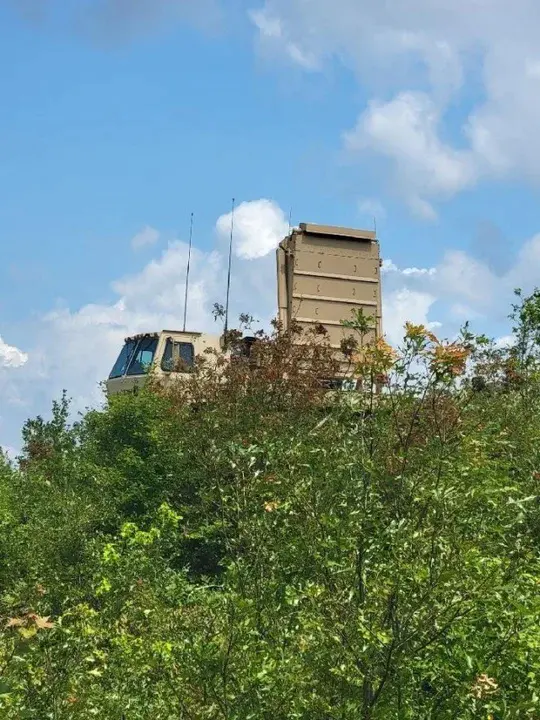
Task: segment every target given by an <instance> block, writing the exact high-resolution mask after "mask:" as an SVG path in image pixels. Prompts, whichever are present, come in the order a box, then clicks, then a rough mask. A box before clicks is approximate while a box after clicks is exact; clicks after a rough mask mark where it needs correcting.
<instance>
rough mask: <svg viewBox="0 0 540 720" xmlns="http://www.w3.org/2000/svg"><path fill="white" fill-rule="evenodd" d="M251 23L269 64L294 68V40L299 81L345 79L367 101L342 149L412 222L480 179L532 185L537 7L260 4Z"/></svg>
mask: <svg viewBox="0 0 540 720" xmlns="http://www.w3.org/2000/svg"><path fill="white" fill-rule="evenodd" d="M251 16H252V19H254V18H255V17H258V18H259V21H260V20H261V18H266V19H267V22H270V21H271V23H272V24H271V27H273V28H274V29H277V28H279V32H277V31H275V32H268V31H266V32H265V27H264V24H262V23H261V22H259V23H256V22H255V26H256V27H257V33H258V37H259V42H260V43H261V45H263V46H264V47H265V48H267V49H269V48H272V49H273V51H274V52H275V53H276V54H279V55H280V56H283V55H284V54H285V55H287V56H288V57H289V58H290V60H291V62H294V57H293V56H292V55H291V53H290V52H288V51H287V44H288V43H289V42H290V41H291V39H293V40H294V42H295V43H296V44H297V46H298V47H299V49H300V50H302V51H303V52H308V51H309V52H310V53H311V56H312V57H311V62H310V66H311V67H310V69H313V68H315V67H319V68H321V69H324V67H325V66H326V65H328V64H329V63H330V62H333V61H337V62H339V63H342V64H344V65H346V66H347V67H349V68H351V69H352V70H353V71H354V72H355V73H356V76H357V79H358V82H359V84H360V85H361V86H362V87H363V90H364V91H365V92H366V93H367V94H368V96H371V98H372V100H371V101H370V102H369V103H368V106H367V108H365V109H364V111H363V112H362V113H361V114H360V117H359V120H358V123H357V126H356V128H355V129H354V130H353V131H351V132H349V133H348V134H347V135H346V145H347V147H348V148H349V149H350V150H351V151H352V150H354V151H355V152H361V153H366V152H371V153H374V154H376V155H377V156H379V157H383V158H385V159H386V160H387V161H388V163H389V166H390V173H391V179H392V181H393V185H394V190H395V191H396V193H397V194H399V195H401V196H402V197H403V198H404V199H405V201H406V202H407V203H408V205H409V207H410V208H411V209H412V210H413V212H414V213H415V214H417V215H419V216H422V217H425V218H428V219H432V218H434V217H435V216H436V210H435V208H434V203H436V202H438V201H440V200H445V199H447V198H450V197H451V196H452V195H454V194H456V193H458V192H460V191H462V190H464V189H467V188H470V187H472V186H473V185H474V184H476V183H477V182H478V181H479V180H481V179H483V178H495V179H515V178H520V179H525V180H527V181H530V182H532V183H535V184H537V183H538V182H540V140H539V138H538V133H537V128H538V126H539V124H540V92H539V90H540V71H539V68H540V52H539V51H538V39H537V34H538V27H539V26H540V5H539V4H538V2H537V1H536V0H515V1H514V2H512V3H508V2H507V0H474V1H473V2H471V1H470V0H438V1H437V2H433V0H409V2H407V3H404V2H402V1H401V0H388V2H384V3H377V2H373V1H372V0H311V1H310V2H309V3H306V2H305V0H266V2H264V4H263V6H262V8H259V10H258V11H257V14H256V16H255V15H254V13H252V15H251ZM300 65H301V63H300ZM462 99H465V101H466V103H467V105H466V106H465V105H464V104H462V105H461V106H460V103H461V101H462ZM456 109H458V117H459V116H461V117H463V113H465V114H466V117H465V120H460V121H459V124H456V120H455V117H456V115H455V110H456Z"/></svg>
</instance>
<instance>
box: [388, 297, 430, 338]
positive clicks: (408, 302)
mask: <svg viewBox="0 0 540 720" xmlns="http://www.w3.org/2000/svg"><path fill="white" fill-rule="evenodd" d="M435 300H436V297H435V296H433V295H430V294H429V293H427V292H420V291H418V290H411V289H409V288H407V287H402V288H400V289H399V290H394V291H393V292H390V293H388V294H386V295H385V296H384V299H383V332H384V334H385V335H386V336H387V338H388V340H389V341H390V342H391V343H393V344H398V343H399V342H400V341H401V340H402V338H403V327H404V325H405V323H406V322H407V321H410V322H413V323H417V324H422V325H426V326H431V325H430V321H429V319H428V316H429V311H430V309H431V307H432V305H433V303H434V302H435ZM437 325H438V323H437Z"/></svg>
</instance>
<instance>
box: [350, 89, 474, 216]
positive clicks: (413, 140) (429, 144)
mask: <svg viewBox="0 0 540 720" xmlns="http://www.w3.org/2000/svg"><path fill="white" fill-rule="evenodd" d="M439 123H440V115H439V112H438V110H437V107H436V106H435V104H434V103H433V102H432V101H431V100H430V98H429V97H428V96H427V95H425V94H424V93H401V94H400V95H398V96H397V97H396V98H395V99H394V100H391V101H390V102H387V103H380V102H377V101H372V102H371V103H370V105H369V107H368V109H367V110H366V111H365V112H364V113H363V114H362V115H361V116H360V118H359V119H358V122H357V124H356V127H355V128H354V129H353V130H351V131H350V132H347V133H345V135H344V142H345V146H346V148H347V149H348V150H349V151H351V152H354V153H358V152H364V151H367V150H369V151H371V152H375V153H377V154H379V155H382V156H385V157H387V158H389V159H390V160H392V161H393V163H394V165H393V167H394V170H393V172H394V176H395V180H396V185H397V187H398V189H399V192H400V193H401V194H402V195H403V196H404V197H405V200H406V201H407V202H408V203H409V205H410V207H411V209H412V210H413V211H414V212H415V213H416V214H418V215H420V216H421V217H424V218H427V219H432V218H433V217H435V211H434V210H433V208H432V207H431V205H430V204H429V202H428V201H427V200H426V199H425V198H426V197H435V198H438V197H449V196H451V195H453V194H454V193H456V192H457V191H458V190H462V189H463V188H464V187H467V186H468V185H470V184H471V183H472V182H473V181H474V178H475V170H474V165H473V163H472V161H471V158H470V153H466V152H460V151H455V150H452V149H450V148H448V147H446V146H445V145H444V144H443V143H442V142H441V141H440V140H439V136H438V126H439Z"/></svg>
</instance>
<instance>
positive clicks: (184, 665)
mask: <svg viewBox="0 0 540 720" xmlns="http://www.w3.org/2000/svg"><path fill="white" fill-rule="evenodd" d="M513 318H514V326H515V327H514V340H515V342H514V345H513V346H512V347H511V348H510V349H504V348H497V347H496V346H495V345H493V343H491V342H489V341H488V340H487V339H486V338H483V337H476V336H473V335H471V334H470V333H469V332H468V330H467V328H465V329H464V331H463V333H462V337H461V338H460V340H459V341H458V342H456V343H453V344H449V343H442V342H439V341H438V340H437V338H436V337H435V336H434V335H432V334H431V333H430V332H429V331H428V330H427V329H426V328H424V327H422V326H414V325H411V324H408V325H407V326H406V329H405V337H404V340H403V344H402V347H401V348H400V349H399V351H394V350H392V349H391V348H390V347H389V346H388V345H386V344H385V343H384V342H383V341H379V342H378V343H376V344H375V345H369V344H365V343H364V342H363V337H364V335H365V332H366V328H365V326H364V320H363V318H362V317H361V316H359V317H358V318H356V320H355V321H352V322H351V323H349V325H350V327H351V333H353V334H354V335H355V339H356V342H355V343H352V342H351V343H350V345H349V346H347V347H346V348H345V349H346V351H347V353H348V354H349V356H350V359H351V363H352V365H353V366H354V368H355V371H356V372H357V373H358V374H359V375H360V376H361V377H362V379H363V382H364V393H362V394H354V396H353V394H347V393H341V394H340V395H339V397H341V398H342V402H338V401H336V400H335V398H334V400H331V398H328V397H327V398H326V400H325V399H324V393H323V391H321V389H320V388H319V386H318V384H317V383H316V382H315V379H316V377H317V376H318V375H319V374H321V372H322V368H323V366H324V365H325V363H326V362H327V361H328V357H327V356H326V354H325V353H326V351H325V347H324V337H321V338H320V341H317V342H318V345H317V347H316V349H314V350H313V352H311V353H310V352H307V351H302V352H301V353H299V351H298V350H297V349H294V347H292V346H291V343H290V338H287V337H286V336H284V335H282V334H280V333H278V332H276V334H275V335H274V336H272V337H265V338H261V339H260V342H259V344H258V350H257V353H258V356H257V357H258V369H256V370H254V369H253V368H251V369H250V368H249V367H248V365H247V363H243V362H238V363H236V364H234V365H233V366H231V367H223V368H222V369H221V371H222V374H223V377H224V378H225V380H226V382H220V381H219V378H218V376H217V374H216V373H215V372H213V371H211V370H209V369H208V367H207V365H208V364H207V363H204V362H201V363H200V365H199V366H198V368H197V370H196V371H195V372H194V373H193V377H192V380H191V381H190V383H188V385H187V386H186V387H179V388H176V389H174V390H167V389H164V388H159V387H156V386H153V384H152V382H150V383H149V386H148V387H147V388H146V389H144V390H143V391H141V392H140V393H138V394H137V395H132V396H118V397H114V398H113V399H112V400H111V402H110V403H108V405H107V406H106V407H104V408H103V409H100V410H92V411H89V412H87V413H86V414H85V415H84V417H81V419H80V421H79V422H77V423H75V424H74V425H69V424H68V416H69V403H68V402H67V400H66V398H62V399H60V400H59V401H58V402H57V403H55V404H54V407H53V413H52V419H51V420H49V421H44V420H43V419H41V418H37V419H34V420H30V421H29V422H28V423H27V424H26V426H25V427H24V430H23V440H24V449H23V453H22V457H21V458H20V461H19V462H18V463H17V466H16V467H15V466H14V465H10V464H9V463H8V462H7V460H5V461H2V460H1V458H0V485H1V491H0V551H1V552H0V593H1V596H0V619H1V623H2V628H1V630H0V717H1V718H2V719H3V720H23V719H24V718H31V719H32V720H47V719H49V718H50V719H51V720H67V719H68V718H69V719H70V720H71V719H73V720H91V719H93V718H100V719H103V720H121V719H122V718H124V719H125V720H143V719H144V720H177V719H178V720H199V719H200V720H204V719H205V718H208V719H214V718H215V719H216V720H219V719H223V720H225V719H226V720H250V719H258V718H260V719H264V718H268V719H269V720H290V719H295V718H298V719H299V718H302V719H303V720H304V719H305V720H359V719H360V720H379V719H380V720H383V719H384V720H389V719H390V718H399V719H409V718H410V719H411V720H413V719H414V720H424V719H425V720H427V719H428V718H437V719H439V718H441V719H447V718H448V719H450V718H458V719H460V720H477V719H483V718H485V719H486V720H488V718H491V719H492V720H495V719H496V718H498V719H499V720H501V719H502V718H530V719H532V718H540V698H539V696H540V632H539V627H538V618H539V617H540V592H539V590H540V555H539V548H540V503H539V487H540V374H539V370H540V364H539V361H540V294H538V293H535V294H533V295H532V296H530V297H527V298H521V297H518V299H517V306H516V307H515V309H514V313H513ZM300 361H301V363H300ZM300 365H301V366H302V372H300V371H299V370H298V368H299V366H300ZM353 397H355V402H353V400H352V398H353Z"/></svg>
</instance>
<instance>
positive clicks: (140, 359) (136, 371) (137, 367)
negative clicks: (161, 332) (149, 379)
mask: <svg viewBox="0 0 540 720" xmlns="http://www.w3.org/2000/svg"><path fill="white" fill-rule="evenodd" d="M157 344H158V341H157V338H154V337H147V338H142V340H139V344H138V345H137V349H136V350H135V353H134V355H133V357H132V359H131V362H130V363H129V367H128V370H127V373H126V375H145V374H146V373H147V372H148V371H149V370H150V366H151V365H152V363H153V362H154V355H155V354H156V350H157Z"/></svg>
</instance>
